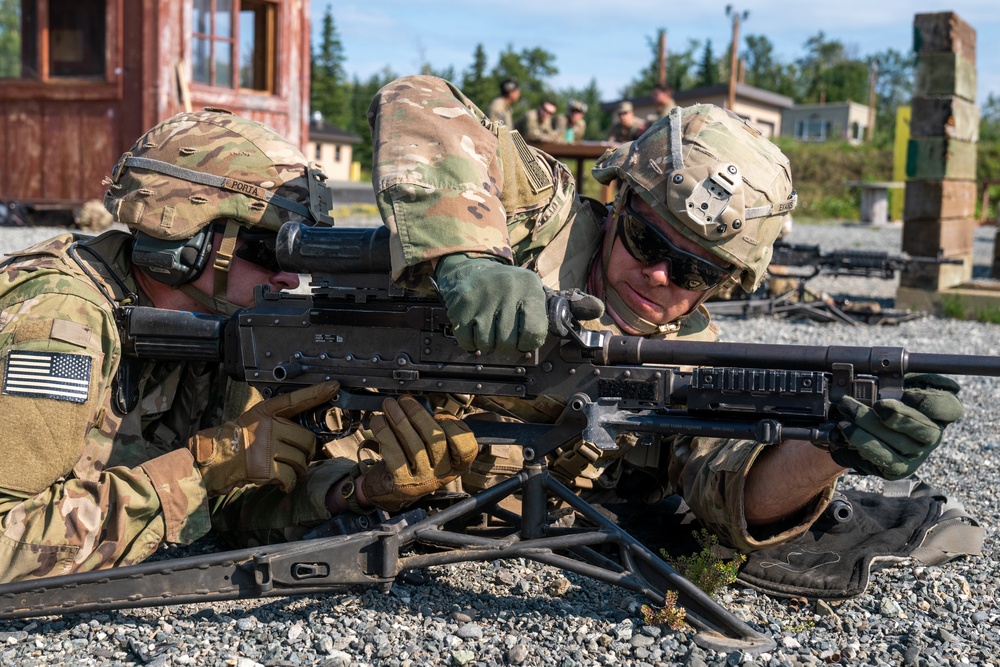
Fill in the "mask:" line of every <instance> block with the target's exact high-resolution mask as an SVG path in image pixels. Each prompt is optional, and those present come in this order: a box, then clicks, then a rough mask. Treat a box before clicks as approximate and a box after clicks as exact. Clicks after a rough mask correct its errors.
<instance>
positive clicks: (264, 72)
mask: <svg viewBox="0 0 1000 667" xmlns="http://www.w3.org/2000/svg"><path fill="white" fill-rule="evenodd" d="M193 2H194V8H193V9H194V11H193V12H192V20H193V24H192V40H191V70H192V71H191V78H192V80H194V81H197V82H199V83H205V84H208V85H210V86H220V87H224V88H246V89H249V90H260V91H264V92H268V93H273V92H274V90H275V83H274V79H275V76H274V71H275V57H276V54H277V44H276V39H277V38H276V33H277V30H276V25H275V24H276V17H277V5H276V4H275V3H274V2H268V1H267V0H193Z"/></svg>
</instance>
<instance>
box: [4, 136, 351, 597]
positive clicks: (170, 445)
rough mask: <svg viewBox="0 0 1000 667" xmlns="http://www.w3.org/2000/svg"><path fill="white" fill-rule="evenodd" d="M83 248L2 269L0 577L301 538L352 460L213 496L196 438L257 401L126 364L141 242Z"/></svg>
mask: <svg viewBox="0 0 1000 667" xmlns="http://www.w3.org/2000/svg"><path fill="white" fill-rule="evenodd" d="M128 155H131V154H128ZM132 210H134V211H137V212H138V211H141V210H142V209H141V207H135V206H133V208H132ZM74 241H75V239H74V237H73V236H72V235H70V234H65V235H62V236H59V237H56V238H54V239H52V240H50V241H46V242H44V243H41V244H39V245H37V246H35V247H33V248H30V249H28V250H24V251H21V252H18V253H13V255H14V257H13V258H12V259H11V260H8V262H7V263H6V264H5V265H4V267H3V268H4V270H3V271H2V272H0V365H2V377H3V388H2V391H0V413H2V414H3V415H4V425H5V428H4V429H3V432H2V433H0V447H2V451H3V453H4V456H3V458H2V459H0V573H2V574H0V582H8V581H14V580H18V579H27V578H35V577H43V576H50V575H59V574H67V573H71V572H78V571H86V570H94V569H98V568H106V567H112V566H117V565H128V564H132V563H137V562H139V561H142V560H143V559H145V558H146V557H148V556H149V555H150V554H151V553H153V552H154V551H155V550H156V549H157V547H159V546H160V545H161V544H164V543H166V542H174V543H180V544H187V543H190V542H192V541H194V540H196V539H198V538H199V537H201V536H202V535H204V534H206V533H207V532H208V531H209V529H215V530H219V531H224V532H226V533H227V534H232V535H234V536H236V535H237V534H238V536H239V537H244V538H245V537H253V538H254V539H257V540H262V539H267V540H278V539H291V538H295V537H297V536H299V534H300V533H301V532H303V531H304V529H305V528H306V527H308V526H310V525H314V524H316V523H318V522H320V521H322V520H324V519H326V518H328V517H329V513H328V512H327V510H326V507H325V496H326V492H327V490H328V489H329V487H330V485H331V484H332V483H333V481H334V480H336V479H337V478H339V477H341V476H342V475H343V474H344V466H343V465H341V466H339V467H338V466H336V465H332V466H331V465H319V464H317V465H314V466H313V468H311V469H310V472H309V475H308V476H307V479H306V481H305V482H304V483H300V484H299V485H298V486H297V487H296V488H295V490H294V491H293V492H292V493H291V494H287V495H285V494H282V493H280V492H276V487H260V488H254V487H247V488H246V489H245V490H244V491H234V492H232V493H230V494H229V495H228V496H225V497H220V498H213V499H212V500H211V501H210V500H209V498H208V495H207V492H206V488H205V485H204V482H203V480H202V476H201V473H199V471H198V469H197V468H196V466H195V461H194V459H193V457H192V454H191V453H190V451H189V450H188V448H187V447H186V444H187V442H188V440H189V438H191V436H193V435H194V434H195V433H196V432H197V431H199V430H201V429H203V428H208V427H213V426H218V425H219V424H220V423H222V422H223V421H226V420H230V419H235V418H236V417H238V416H239V415H240V414H242V413H243V412H244V411H245V409H246V408H247V407H249V406H250V405H251V404H252V403H253V402H256V400H259V396H256V395H254V394H253V392H252V390H251V389H250V388H249V386H247V385H245V384H242V383H235V382H229V381H228V379H227V377H226V376H225V375H224V373H223V372H222V369H221V367H220V366H219V365H218V364H208V363H204V362H199V363H187V362H178V361H164V362H143V363H138V362H136V361H135V360H133V359H126V358H123V356H122V348H121V343H120V339H119V333H118V329H117V327H116V323H115V306H116V303H121V302H123V301H129V302H131V303H137V304H139V305H146V306H150V305H153V304H152V303H150V301H149V300H148V298H146V297H145V296H144V295H143V294H142V293H141V291H140V290H139V289H138V287H137V284H136V282H135V280H134V277H133V276H132V273H131V271H132V267H131V266H130V257H131V249H132V236H130V235H129V234H125V233H122V232H107V233H105V234H103V235H101V236H99V237H97V238H94V239H90V240H87V241H81V242H78V243H77V242H74ZM43 364H51V369H52V370H50V371H48V372H47V373H42V378H41V380H39V379H38V376H37V375H36V376H35V377H33V378H29V379H27V380H26V379H24V378H25V376H26V375H29V376H30V375H31V373H32V370H31V369H33V368H34V369H37V368H40V367H42V365H43ZM34 372H35V373H38V371H37V370H36V371H34ZM131 398H135V399H137V400H135V402H134V407H132V408H131V409H127V408H126V407H125V406H126V405H129V404H131V403H132V401H131V400H130V399H131ZM349 466H350V464H347V467H348V468H349Z"/></svg>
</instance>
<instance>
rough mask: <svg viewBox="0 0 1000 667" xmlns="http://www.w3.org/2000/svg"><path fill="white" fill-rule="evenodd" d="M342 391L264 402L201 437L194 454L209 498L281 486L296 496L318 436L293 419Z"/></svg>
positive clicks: (318, 390)
mask: <svg viewBox="0 0 1000 667" xmlns="http://www.w3.org/2000/svg"><path fill="white" fill-rule="evenodd" d="M338 389H340V383H339V382H336V381H331V382H324V383H322V384H317V385H313V386H311V387H305V388H303V389H298V390H296V391H293V392H291V393H288V394H281V395H279V396H275V397H273V398H269V399H267V400H266V401H261V402H260V403H258V404H257V405H255V406H253V407H252V408H250V409H249V410H247V411H246V412H244V413H243V414H242V415H240V416H239V418H237V419H236V421H231V422H226V423H225V424H223V425H222V426H219V427H216V428H211V429H206V430H204V431H200V432H198V433H196V434H195V435H194V436H193V437H192V438H191V439H190V440H189V441H188V449H189V450H191V453H192V454H193V455H194V460H195V461H196V462H197V464H198V468H199V470H200V471H201V477H202V479H203V480H204V481H205V488H206V489H208V495H210V496H218V495H222V494H224V493H228V492H229V491H231V490H232V489H234V488H236V487H238V486H243V485H245V484H277V485H278V486H280V487H281V490H282V491H284V492H285V493H288V492H289V491H291V490H292V488H293V487H294V486H295V483H296V481H297V480H299V479H301V478H302V477H304V476H305V473H306V466H307V465H308V463H309V460H310V459H311V458H312V456H313V454H314V453H315V451H316V436H315V435H314V434H313V432H312V431H310V430H309V429H307V428H306V427H304V426H301V425H299V424H297V423H295V422H293V421H291V419H290V417H294V416H296V415H297V414H299V413H300V412H305V411H306V410H309V409H311V408H314V407H316V406H318V405H322V404H323V403H325V402H326V401H329V400H330V399H331V398H333V396H334V395H335V394H336V393H337V390H338Z"/></svg>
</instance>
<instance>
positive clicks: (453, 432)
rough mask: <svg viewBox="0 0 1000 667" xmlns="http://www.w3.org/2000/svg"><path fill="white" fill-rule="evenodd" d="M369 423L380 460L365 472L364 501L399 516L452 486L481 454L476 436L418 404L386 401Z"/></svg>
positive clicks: (407, 399) (459, 423) (456, 421)
mask: <svg viewBox="0 0 1000 667" xmlns="http://www.w3.org/2000/svg"><path fill="white" fill-rule="evenodd" d="M382 410H383V413H382V414H378V415H375V416H374V417H372V420H371V431H372V433H373V434H374V435H375V438H376V439H377V440H378V443H379V451H380V453H381V455H382V460H381V461H378V462H377V463H375V464H374V465H373V466H372V467H371V468H369V469H368V470H367V472H366V473H365V477H364V481H363V482H362V490H363V491H364V495H365V496H366V498H367V499H368V500H369V501H370V502H372V503H374V504H375V505H376V506H377V507H380V508H382V509H384V510H387V511H390V512H392V511H396V510H399V509H401V508H403V507H406V506H407V505H409V504H411V503H413V502H415V501H416V500H418V499H419V498H422V497H423V496H425V495H427V494H428V493H432V492H434V491H437V490H438V489H440V488H441V487H443V486H444V485H445V484H447V483H448V482H451V481H453V480H454V479H456V478H457V477H458V476H459V475H461V474H462V473H463V472H465V471H466V470H468V468H469V466H470V465H472V462H473V461H474V460H475V458H476V454H477V453H478V452H479V444H478V443H477V442H476V436H475V435H473V434H472V431H471V430H469V427H468V426H466V425H465V423H464V422H462V421H461V420H459V419H457V418H455V417H452V416H451V415H438V416H436V417H432V416H431V414H430V413H429V412H428V411H427V410H425V409H424V408H423V407H421V405H420V404H419V403H417V401H416V400H414V399H413V398H411V397H409V396H403V397H402V398H400V399H399V400H398V401H397V400H395V399H392V398H387V399H386V400H385V401H384V402H383V403H382Z"/></svg>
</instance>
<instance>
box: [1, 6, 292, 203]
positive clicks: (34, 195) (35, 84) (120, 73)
mask: <svg viewBox="0 0 1000 667" xmlns="http://www.w3.org/2000/svg"><path fill="white" fill-rule="evenodd" d="M309 56H310V54H309V1H308V0H0V200H16V201H19V202H23V203H29V204H36V205H40V206H52V205H56V206H73V205H76V204H78V203H80V202H82V201H84V200H86V199H100V198H101V197H102V196H103V194H104V190H105V188H104V186H102V185H101V179H102V178H103V177H104V176H105V175H107V174H110V172H111V167H112V166H113V165H114V163H115V162H116V161H117V159H118V157H119V156H120V155H121V154H122V153H123V152H124V151H126V150H128V148H129V147H131V145H132V144H133V143H134V142H135V140H136V139H137V138H138V137H139V135H140V134H142V133H143V132H144V131H145V130H147V129H149V128H150V127H152V126H153V125H155V124H156V123H158V122H159V121H161V120H163V119H165V118H168V117H170V116H171V115H173V114H175V113H178V112H180V111H184V110H185V108H191V109H196V110H197V109H201V108H202V107H206V106H212V107H221V108H225V109H229V110H230V111H233V112H234V113H238V114H240V115H243V116H246V117H248V118H252V119H254V120H258V121H260V122H262V123H264V124H266V125H268V126H269V127H272V128H274V129H275V130H276V131H277V132H279V133H280V134H282V135H284V136H286V137H288V138H289V139H290V140H291V141H292V142H293V143H295V144H297V145H299V146H303V147H304V146H305V143H306V141H307V139H308V123H309Z"/></svg>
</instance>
